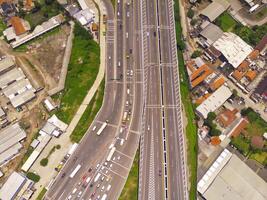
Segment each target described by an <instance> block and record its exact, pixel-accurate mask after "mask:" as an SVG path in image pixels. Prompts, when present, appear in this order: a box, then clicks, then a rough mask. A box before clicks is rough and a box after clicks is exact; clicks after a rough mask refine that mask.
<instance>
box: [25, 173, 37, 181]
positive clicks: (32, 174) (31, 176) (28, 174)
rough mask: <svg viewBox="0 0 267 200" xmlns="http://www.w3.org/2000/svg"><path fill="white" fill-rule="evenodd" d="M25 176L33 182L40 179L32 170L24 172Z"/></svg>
mask: <svg viewBox="0 0 267 200" xmlns="http://www.w3.org/2000/svg"><path fill="white" fill-rule="evenodd" d="M26 176H27V178H28V179H30V180H32V181H33V182H35V183H37V182H38V181H39V180H40V176H39V175H38V174H35V173H33V172H28V173H27V174H26Z"/></svg>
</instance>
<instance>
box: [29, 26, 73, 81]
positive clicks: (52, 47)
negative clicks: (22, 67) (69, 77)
mask: <svg viewBox="0 0 267 200" xmlns="http://www.w3.org/2000/svg"><path fill="white" fill-rule="evenodd" d="M69 33H70V27H69V26H68V25H63V26H61V28H60V29H59V31H56V33H53V34H51V35H49V36H47V37H46V38H44V39H42V40H41V41H38V42H34V43H33V44H31V45H30V49H31V50H30V51H29V52H28V53H29V54H31V55H32V57H33V58H34V59H35V60H36V62H39V63H40V66H41V67H42V68H43V69H44V70H45V71H46V72H47V73H48V74H49V75H50V76H51V77H52V78H53V79H54V81H55V82H56V83H57V82H58V80H59V75H60V70H61V66H62V60H63V56H64V51H65V46H66V42H67V37H68V35H69ZM44 58H45V59H44Z"/></svg>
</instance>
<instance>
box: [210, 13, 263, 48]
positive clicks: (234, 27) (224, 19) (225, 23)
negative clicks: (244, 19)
mask: <svg viewBox="0 0 267 200" xmlns="http://www.w3.org/2000/svg"><path fill="white" fill-rule="evenodd" d="M215 23H216V24H217V25H218V26H219V27H221V29H222V30H223V31H226V32H229V31H232V32H234V33H235V34H237V35H238V36H239V37H241V38H242V39H243V40H244V41H245V42H247V43H248V44H250V45H252V46H255V45H256V44H257V43H258V42H259V41H260V40H261V39H262V38H263V36H264V35H265V34H266V33H267V24H264V25H262V26H253V27H252V28H249V27H248V26H243V25H242V24H240V23H238V22H237V21H235V19H234V18H232V16H231V15H229V14H228V13H227V12H224V13H223V14H222V15H221V16H219V17H218V18H217V19H216V21H215Z"/></svg>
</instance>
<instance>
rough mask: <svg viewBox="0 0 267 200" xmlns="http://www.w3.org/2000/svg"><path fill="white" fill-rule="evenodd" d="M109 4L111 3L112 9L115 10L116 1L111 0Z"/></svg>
mask: <svg viewBox="0 0 267 200" xmlns="http://www.w3.org/2000/svg"><path fill="white" fill-rule="evenodd" d="M111 3H112V5H113V8H114V9H115V5H116V0H111Z"/></svg>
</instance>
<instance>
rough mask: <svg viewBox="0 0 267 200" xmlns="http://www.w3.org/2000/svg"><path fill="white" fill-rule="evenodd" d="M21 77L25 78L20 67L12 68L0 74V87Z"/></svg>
mask: <svg viewBox="0 0 267 200" xmlns="http://www.w3.org/2000/svg"><path fill="white" fill-rule="evenodd" d="M23 78H25V75H24V73H23V71H22V70H21V69H20V68H14V69H12V70H10V71H8V72H6V73H5V74H3V75H1V76H0V88H1V89H3V88H5V87H7V85H8V84H10V83H12V82H14V81H19V80H21V79H23Z"/></svg>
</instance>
